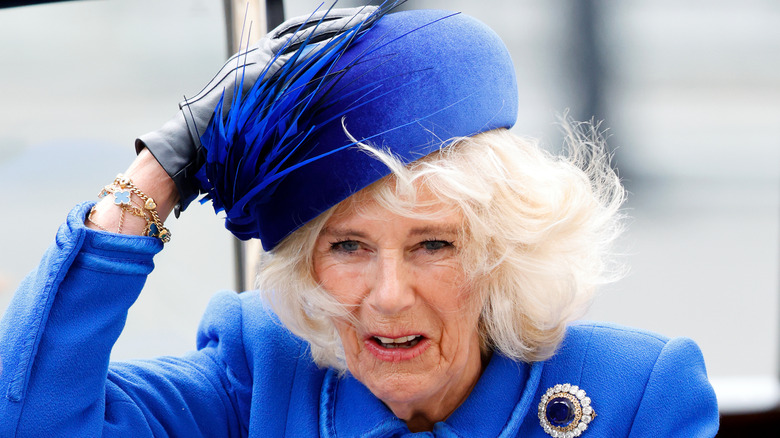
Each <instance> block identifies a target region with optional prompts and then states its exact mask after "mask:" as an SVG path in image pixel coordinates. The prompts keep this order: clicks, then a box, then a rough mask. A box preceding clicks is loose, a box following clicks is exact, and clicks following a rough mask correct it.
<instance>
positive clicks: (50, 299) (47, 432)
mask: <svg viewBox="0 0 780 438" xmlns="http://www.w3.org/2000/svg"><path fill="white" fill-rule="evenodd" d="M90 207H91V204H83V205H80V206H79V207H77V208H76V209H74V210H73V211H72V212H71V214H70V215H69V216H68V220H67V222H66V223H65V224H64V225H63V226H62V227H60V229H59V231H58V232H57V236H56V240H55V243H54V244H53V245H52V246H51V247H50V248H49V250H48V251H47V252H46V254H45V255H44V257H43V259H42V261H41V263H40V265H39V266H38V268H37V269H36V270H34V271H33V272H32V273H31V274H30V275H28V276H27V277H26V278H25V280H24V281H23V282H22V284H21V285H20V287H19V289H18V290H17V292H16V294H15V295H14V297H13V299H12V301H11V304H10V306H9V308H8V309H7V310H6V313H5V315H4V316H3V319H2V321H1V322H0V361H1V362H0V367H1V368H0V372H1V373H2V374H0V436H3V437H40V436H46V437H59V436H62V437H74V436H79V437H82V436H83V437H97V436H134V437H144V436H193V437H195V436H207V435H219V436H239V435H240V434H241V432H240V431H241V429H242V427H241V425H240V423H239V420H238V418H237V415H236V414H235V412H236V406H235V405H236V384H235V382H234V381H233V380H234V378H235V375H242V374H245V373H242V372H241V371H238V372H231V371H230V368H231V366H234V367H236V368H241V367H242V366H243V365H242V363H243V362H244V360H243V358H242V357H240V356H241V355H240V354H237V353H231V352H230V351H227V352H226V350H225V346H224V345H223V343H222V342H220V341H221V339H217V337H216V334H215V335H214V336H213V337H212V338H209V336H208V335H204V336H201V338H202V339H201V342H200V344H201V348H200V349H199V350H198V351H195V352H193V353H191V354H189V355H187V356H185V357H182V358H161V359H157V360H152V361H137V362H129V363H124V364H112V365H111V366H109V356H110V353H111V348H112V347H113V345H114V342H115V341H116V339H117V338H118V337H119V334H120V333H121V331H122V329H123V327H124V324H125V320H126V317H127V310H128V309H129V307H130V306H131V305H132V304H133V302H135V300H136V298H137V297H138V295H139V293H140V291H141V289H142V288H143V285H144V282H145V281H146V276H147V275H148V274H149V273H150V272H151V270H152V269H153V263H152V258H153V256H154V255H155V254H156V253H157V252H159V251H160V250H161V249H162V244H161V243H160V242H159V241H158V240H157V239H153V238H148V237H133V236H121V235H115V234H110V233H104V232H97V231H93V230H88V229H86V228H85V227H84V223H83V222H84V218H85V215H86V213H87V212H88V211H89V208H90ZM234 302H237V300H235V301H234ZM237 305H239V306H240V304H238V303H237ZM234 314H237V315H238V316H236V317H235V318H237V319H238V321H233V322H231V321H226V322H225V324H226V325H227V326H230V325H231V324H239V325H240V310H239V311H238V312H235V313H234ZM239 339H240V338H239ZM239 342H240V341H239ZM229 350H231V351H240V346H236V347H235V348H231V349H229ZM231 361H235V364H233V365H231V364H230V362H231Z"/></svg>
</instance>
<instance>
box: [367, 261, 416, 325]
mask: <svg viewBox="0 0 780 438" xmlns="http://www.w3.org/2000/svg"><path fill="white" fill-rule="evenodd" d="M411 280H412V278H411V276H410V273H409V269H408V267H407V266H406V264H405V263H404V260H403V257H402V256H401V255H396V254H386V255H383V256H381V257H379V258H377V262H376V266H375V272H374V282H373V285H372V288H371V292H370V294H369V296H368V303H367V304H368V305H370V306H371V307H372V308H373V309H374V310H376V311H377V312H379V313H382V314H385V315H393V314H398V313H402V312H404V311H405V310H408V309H410V308H411V307H412V305H414V300H415V293H414V288H413V285H412V281H411Z"/></svg>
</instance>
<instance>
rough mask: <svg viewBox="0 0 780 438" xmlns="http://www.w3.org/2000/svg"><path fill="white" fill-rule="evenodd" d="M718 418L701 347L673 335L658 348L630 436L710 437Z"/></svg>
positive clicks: (712, 435) (716, 426)
mask: <svg viewBox="0 0 780 438" xmlns="http://www.w3.org/2000/svg"><path fill="white" fill-rule="evenodd" d="M718 424H719V417H718V405H717V400H716V398H715V392H714V391H713V389H712V386H711V385H710V383H709V380H708V379H707V371H706V369H705V367H704V358H703V357H702V354H701V350H699V347H698V346H697V345H696V343H695V342H693V341H692V340H690V339H687V338H675V339H672V340H670V341H669V342H668V343H667V344H666V345H665V346H664V347H663V349H662V350H661V353H660V354H659V356H658V358H657V360H656V362H655V365H654V366H653V370H652V372H651V374H650V378H649V379H648V381H647V385H646V387H645V392H644V395H643V397H642V400H641V402H640V404H639V409H638V410H637V413H636V416H635V417H634V422H633V424H632V426H631V433H630V435H629V436H631V437H637V438H639V437H648V436H658V437H661V436H662V437H680V438H683V437H685V438H688V437H697V438H698V437H714V436H715V434H716V433H717V431H718Z"/></svg>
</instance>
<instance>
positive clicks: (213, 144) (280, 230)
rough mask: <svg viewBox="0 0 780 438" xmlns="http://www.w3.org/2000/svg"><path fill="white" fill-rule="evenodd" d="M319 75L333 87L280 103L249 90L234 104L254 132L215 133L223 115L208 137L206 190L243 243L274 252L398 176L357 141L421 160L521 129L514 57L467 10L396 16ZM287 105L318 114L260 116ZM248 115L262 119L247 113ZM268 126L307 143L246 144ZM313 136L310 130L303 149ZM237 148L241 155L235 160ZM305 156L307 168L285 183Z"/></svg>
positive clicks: (234, 114) (233, 118) (234, 117)
mask: <svg viewBox="0 0 780 438" xmlns="http://www.w3.org/2000/svg"><path fill="white" fill-rule="evenodd" d="M312 50H316V47H314V48H313V49H312ZM291 68H292V67H291ZM293 70H294V69H293ZM318 77H319V78H321V79H318V80H307V81H305V82H306V83H307V84H318V85H319V84H320V81H325V82H326V84H327V85H322V86H321V88H320V89H318V90H317V91H316V92H314V93H313V94H311V95H310V94H307V93H303V94H302V95H299V94H297V93H300V92H301V89H302V88H303V86H302V85H296V86H292V87H290V88H291V89H292V90H290V89H288V90H286V91H285V93H288V94H292V95H294V96H295V99H292V101H291V102H290V101H289V100H290V99H291V98H290V97H287V96H288V94H285V93H282V91H277V92H278V93H279V94H280V95H281V96H282V97H278V98H276V99H270V101H268V102H267V101H266V100H269V99H253V98H251V97H247V98H246V99H244V100H243V101H242V102H241V104H240V105H234V106H233V107H231V109H230V114H229V115H228V116H227V118H228V120H229V121H228V122H227V124H228V125H229V126H232V125H233V124H234V123H238V124H240V123H242V122H240V121H238V120H245V121H246V124H247V125H249V126H250V127H243V128H241V127H239V128H237V129H236V130H235V134H234V135H228V136H227V137H229V138H227V139H225V138H224V137H223V136H220V135H214V133H216V132H220V129H216V128H214V124H215V123H218V122H219V121H220V118H219V117H215V118H214V119H213V120H212V125H211V126H210V128H209V132H207V133H206V134H204V136H203V137H202V138H201V140H202V142H203V146H204V148H205V149H207V150H208V151H209V155H208V156H209V158H208V159H207V165H206V170H205V172H206V174H207V176H208V179H209V180H210V181H211V184H206V185H207V186H211V185H214V186H215V187H214V188H209V197H210V198H212V199H215V200H217V201H215V206H216V207H217V208H224V209H225V212H226V214H227V222H226V226H227V228H228V229H230V230H231V231H232V232H233V233H234V234H235V235H236V236H237V237H239V238H241V239H249V238H259V239H260V240H261V242H262V244H263V248H265V249H266V250H270V249H273V248H274V247H275V246H276V245H277V244H278V243H279V242H280V241H281V240H282V239H284V238H285V237H286V236H287V235H289V234H290V233H291V232H293V231H295V230H296V229H297V228H299V227H300V226H302V225H303V224H305V223H306V222H308V221H309V220H311V219H313V218H314V217H316V216H317V215H319V214H320V213H322V212H323V211H325V210H327V209H328V208H330V207H332V206H334V205H336V204H338V203H339V202H341V201H342V200H344V199H346V198H348V197H349V196H350V195H352V194H354V193H355V192H357V191H359V190H360V189H362V188H364V187H366V186H368V185H369V184H371V183H373V182H374V181H376V180H378V179H380V178H382V177H383V176H386V175H388V174H389V173H390V170H389V169H388V168H387V167H386V166H385V165H384V164H382V163H381V162H379V161H378V160H377V159H375V158H374V157H372V156H370V155H369V154H367V153H366V152H364V151H362V150H360V149H359V148H358V147H357V146H356V145H355V141H358V142H361V143H366V144H370V145H372V146H375V147H378V148H380V149H385V150H388V151H390V152H391V153H392V154H393V155H394V156H396V157H397V158H399V159H400V160H401V161H402V162H403V163H410V162H412V161H415V160H417V159H419V158H422V157H424V156H426V155H428V154H430V153H431V152H434V151H436V150H438V149H439V148H440V147H441V145H442V144H443V142H446V141H447V140H448V139H452V138H456V137H467V136H472V135H474V134H478V133H481V132H485V131H489V130H491V129H497V128H510V127H512V126H513V125H514V124H515V121H516V119H517V111H518V95H517V81H516V78H515V69H514V66H513V64H512V60H511V58H510V56H509V52H508V51H507V49H506V47H505V46H504V43H503V42H502V41H501V39H500V38H499V37H498V35H496V33H495V32H493V30H491V29H490V28H489V27H487V26H486V25H485V24H483V23H481V22H479V21H478V20H476V19H474V18H472V17H469V16H467V15H464V14H459V13H454V12H449V11H438V10H414V11H403V12H398V13H393V14H388V15H385V16H383V17H381V18H380V19H379V20H378V21H377V22H376V23H375V24H373V26H372V27H371V28H370V29H369V30H367V31H365V32H363V33H360V34H359V35H357V36H355V37H354V40H350V44H349V45H348V48H347V49H346V50H344V51H343V53H341V54H340V56H338V57H337V58H336V61H335V63H334V64H333V65H332V66H330V67H328V68H324V71H322V72H321V74H320V76H318ZM325 78H327V79H325ZM261 85H263V83H262V81H261V82H259V83H258V84H256V86H258V87H259V86H261ZM261 88H262V87H261ZM271 88H272V89H276V88H274V87H271ZM247 95H248V96H252V95H253V93H251V92H250V93H248V94H247ZM274 96H275V95H274ZM272 97H273V96H272ZM280 102H281V103H280ZM285 102H286V103H288V104H291V105H292V108H291V109H290V110H289V111H290V112H292V111H293V109H295V110H300V109H301V108H309V107H310V109H307V110H305V111H303V112H304V113H305V115H304V116H301V118H300V119H294V120H293V121H290V120H287V119H285V118H281V120H279V121H277V120H276V118H278V117H279V115H278V114H277V113H276V112H274V111H271V115H258V114H261V113H262V111H265V110H266V108H267V107H269V106H273V105H283V103H285ZM220 113H221V109H219V108H218V109H217V114H220ZM242 113H245V114H250V113H251V114H253V116H251V117H244V118H243V119H242V118H241V117H240V116H239V114H242ZM287 117H288V118H289V117H291V116H289V115H288V116H287ZM268 119H272V120H273V121H274V122H273V123H271V122H269V121H268ZM287 124H289V125H290V126H287ZM256 125H260V126H264V127H265V128H264V129H266V130H270V129H271V127H274V128H278V127H279V126H283V127H284V129H282V131H283V132H285V135H286V136H287V137H286V138H287V139H288V140H289V139H292V138H294V139H296V140H295V141H292V143H293V144H294V147H293V145H285V144H282V145H279V144H276V143H274V141H277V140H274V139H277V137H274V136H271V137H270V139H271V140H274V141H271V140H269V141H268V143H274V144H263V143H262V142H259V143H260V144H255V142H250V143H249V144H245V142H244V140H245V138H247V137H246V135H247V134H246V132H249V131H252V129H253V128H251V127H254V126H256ZM345 129H346V131H347V132H348V133H349V135H348V134H347V132H345ZM223 131H224V130H223ZM228 131H230V130H228ZM302 132H307V134H306V135H305V136H303V137H304V138H305V140H303V141H302V143H300V144H299V143H298V142H299V140H298V139H299V137H298V136H299V135H300V134H301V133H302ZM350 135H351V136H352V138H350ZM261 137H262V136H260V137H258V138H261ZM281 143H284V142H281ZM258 149H264V152H263V153H260V152H258ZM228 150H230V151H232V152H230V153H228V152H227V151H228ZM236 151H238V152H241V154H239V155H237V156H239V157H242V158H241V159H236V158H235V157H234V158H232V159H231V158H230V157H232V156H233V154H235V153H236ZM293 151H294V152H293ZM258 154H259V155H258ZM280 156H282V157H285V160H284V165H282V166H281V168H279V169H277V170H276V171H274V172H270V171H269V170H268V168H267V167H274V166H275V165H276V164H274V163H276V161H275V160H280V158H279V157H280ZM219 157H222V158H221V159H220V158H219ZM246 157H252V158H251V159H245V158H246ZM313 157H316V159H314V160H313V161H311V162H307V160H311V159H312V158H313ZM303 162H307V164H305V165H303V166H301V167H298V168H295V170H292V171H291V172H290V173H288V174H285V176H284V177H283V178H282V179H278V180H277V179H275V178H276V177H278V174H281V173H284V172H283V171H284V170H285V168H294V167H295V166H297V165H298V164H299V163H303ZM255 167H256V168H257V169H255ZM237 168H240V170H238V169H237ZM248 168H249V169H251V171H248V170H247V169H248ZM269 180H273V183H269ZM224 181H227V183H224V184H220V182H224ZM220 187H221V189H220ZM261 188H262V190H260V189H261ZM239 207H240V208H239Z"/></svg>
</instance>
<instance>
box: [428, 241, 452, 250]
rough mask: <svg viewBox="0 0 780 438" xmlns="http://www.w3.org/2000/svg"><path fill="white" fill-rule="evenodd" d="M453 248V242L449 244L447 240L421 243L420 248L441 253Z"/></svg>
mask: <svg viewBox="0 0 780 438" xmlns="http://www.w3.org/2000/svg"><path fill="white" fill-rule="evenodd" d="M452 246H453V245H452V242H447V241H446V240H426V241H424V242H422V243H420V247H421V248H423V249H424V250H426V251H439V250H442V249H444V248H450V247H452Z"/></svg>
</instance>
